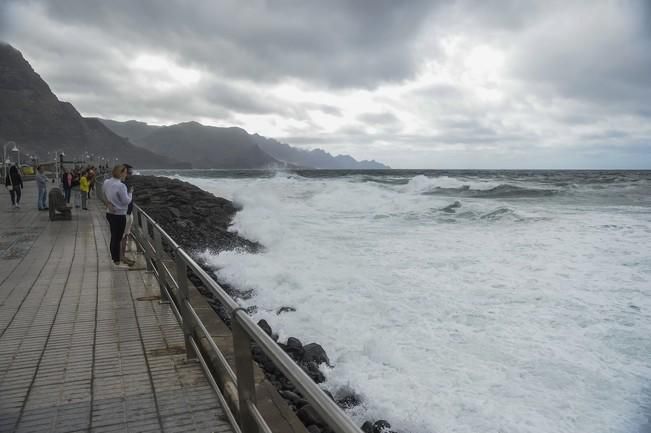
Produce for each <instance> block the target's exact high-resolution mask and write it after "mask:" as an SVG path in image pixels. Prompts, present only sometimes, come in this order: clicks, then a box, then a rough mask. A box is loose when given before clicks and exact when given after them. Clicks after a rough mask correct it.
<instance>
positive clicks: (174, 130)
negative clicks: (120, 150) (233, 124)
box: [137, 122, 284, 168]
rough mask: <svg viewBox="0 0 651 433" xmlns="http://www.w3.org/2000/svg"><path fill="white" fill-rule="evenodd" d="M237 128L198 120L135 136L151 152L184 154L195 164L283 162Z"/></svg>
mask: <svg viewBox="0 0 651 433" xmlns="http://www.w3.org/2000/svg"><path fill="white" fill-rule="evenodd" d="M248 137H249V136H248V134H247V133H246V131H244V130H243V129H240V128H213V127H210V126H204V125H201V124H200V123H197V122H186V123H179V124H176V125H172V126H164V127H161V128H157V129H156V130H155V131H154V132H152V133H151V134H149V135H146V136H145V137H142V138H140V139H138V141H137V142H138V143H139V144H141V145H145V146H147V148H148V149H151V150H152V151H153V152H157V153H164V154H165V155H170V156H171V157H172V158H179V159H180V158H183V159H185V160H187V161H189V162H190V163H191V164H192V167H194V168H265V167H279V166H283V165H284V164H282V163H280V162H279V161H277V160H276V159H274V158H272V157H271V156H269V155H268V154H267V153H265V152H263V151H262V150H260V148H259V147H258V146H257V145H256V144H255V143H253V142H252V141H251V140H249V138H248Z"/></svg>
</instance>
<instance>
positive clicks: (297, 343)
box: [285, 337, 304, 360]
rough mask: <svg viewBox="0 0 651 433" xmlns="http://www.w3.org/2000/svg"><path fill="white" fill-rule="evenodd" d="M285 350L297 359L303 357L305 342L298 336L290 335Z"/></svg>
mask: <svg viewBox="0 0 651 433" xmlns="http://www.w3.org/2000/svg"><path fill="white" fill-rule="evenodd" d="M285 351H286V352H287V353H288V354H289V355H290V356H291V357H292V358H294V359H295V360H300V359H303V353H304V349H303V343H301V340H299V339H298V338H294V337H289V338H288V339H287V348H286V349H285Z"/></svg>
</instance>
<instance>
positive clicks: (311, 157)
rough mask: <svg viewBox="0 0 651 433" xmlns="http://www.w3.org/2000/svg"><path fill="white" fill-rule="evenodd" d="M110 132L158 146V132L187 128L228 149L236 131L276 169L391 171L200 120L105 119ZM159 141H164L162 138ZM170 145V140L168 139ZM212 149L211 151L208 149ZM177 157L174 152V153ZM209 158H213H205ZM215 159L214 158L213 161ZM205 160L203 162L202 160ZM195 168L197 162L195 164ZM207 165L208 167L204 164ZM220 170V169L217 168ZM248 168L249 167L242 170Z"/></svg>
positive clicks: (364, 161)
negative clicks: (157, 122)
mask: <svg viewBox="0 0 651 433" xmlns="http://www.w3.org/2000/svg"><path fill="white" fill-rule="evenodd" d="M99 120H100V121H101V122H103V123H104V124H105V125H106V126H107V127H108V128H109V129H111V130H113V132H115V133H116V134H118V135H121V136H122V137H125V138H128V139H129V140H130V141H131V142H132V143H133V144H135V145H141V146H147V147H148V148H152V147H151V146H156V143H155V140H154V139H153V138H152V137H156V136H157V134H156V132H157V131H160V130H161V128H170V127H181V126H182V127H185V128H206V130H210V131H211V133H212V135H213V138H214V139H215V142H214V145H216V146H224V145H225V143H224V140H227V138H228V137H227V136H228V135H229V134H233V132H234V131H238V133H239V134H244V135H240V136H239V137H238V139H239V140H238V142H239V143H240V144H243V143H245V145H246V146H252V145H255V146H256V147H257V148H259V149H260V150H261V151H262V152H264V153H266V154H268V155H269V156H270V157H271V158H272V159H273V160H274V161H275V162H270V164H271V165H275V166H286V167H287V166H294V167H297V168H299V167H300V168H313V169H387V168H389V167H388V166H386V165H384V164H382V163H379V162H376V161H367V160H363V161H357V160H356V159H354V158H353V157H351V156H350V155H336V156H333V155H331V154H330V153H328V152H326V151H325V150H323V149H319V148H317V149H311V150H306V149H300V148H296V147H293V146H291V145H289V144H287V143H282V142H280V141H278V140H275V139H273V138H268V137H264V136H262V135H259V134H256V133H254V134H251V133H249V132H247V131H246V130H245V129H243V128H240V127H237V126H230V127H219V126H209V125H203V124H201V123H199V122H196V121H188V122H181V123H176V124H172V125H161V126H159V125H150V124H148V123H146V122H141V121H138V120H127V121H124V122H121V121H117V120H111V119H101V118H99ZM158 138H161V137H160V135H159V136H158ZM166 140H167V142H168V143H169V139H166ZM183 145H184V146H187V145H191V143H189V142H185V143H183ZM207 150H209V149H207ZM172 155H174V153H172ZM204 156H209V155H204ZM211 159H212V158H211ZM202 161H203V160H202ZM193 165H194V163H193ZM202 165H205V164H202ZM196 168H208V167H196ZM214 168H219V167H214ZM239 168H247V167H239Z"/></svg>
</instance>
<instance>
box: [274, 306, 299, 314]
mask: <svg viewBox="0 0 651 433" xmlns="http://www.w3.org/2000/svg"><path fill="white" fill-rule="evenodd" d="M294 311H296V308H294V307H280V308H279V309H278V311H276V314H279V315H280V314H283V313H291V312H294Z"/></svg>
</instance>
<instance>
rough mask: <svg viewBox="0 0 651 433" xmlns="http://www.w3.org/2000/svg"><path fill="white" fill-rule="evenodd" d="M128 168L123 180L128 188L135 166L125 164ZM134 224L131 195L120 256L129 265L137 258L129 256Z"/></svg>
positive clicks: (133, 263) (132, 264)
mask: <svg viewBox="0 0 651 433" xmlns="http://www.w3.org/2000/svg"><path fill="white" fill-rule="evenodd" d="M124 166H125V167H126V168H127V175H126V177H125V178H124V180H123V181H122V183H124V184H125V185H126V186H127V190H128V189H129V188H130V187H131V185H130V183H129V177H130V176H133V167H132V166H130V165H129V164H124ZM132 224H133V196H132V197H131V202H130V203H129V207H127V222H126V225H125V227H124V233H123V234H122V241H121V242H120V258H121V259H122V262H123V263H126V264H127V265H129V266H134V265H135V264H136V262H135V260H132V259H130V258H128V257H127V255H126V252H127V246H128V244H129V236H131V225H132Z"/></svg>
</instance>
